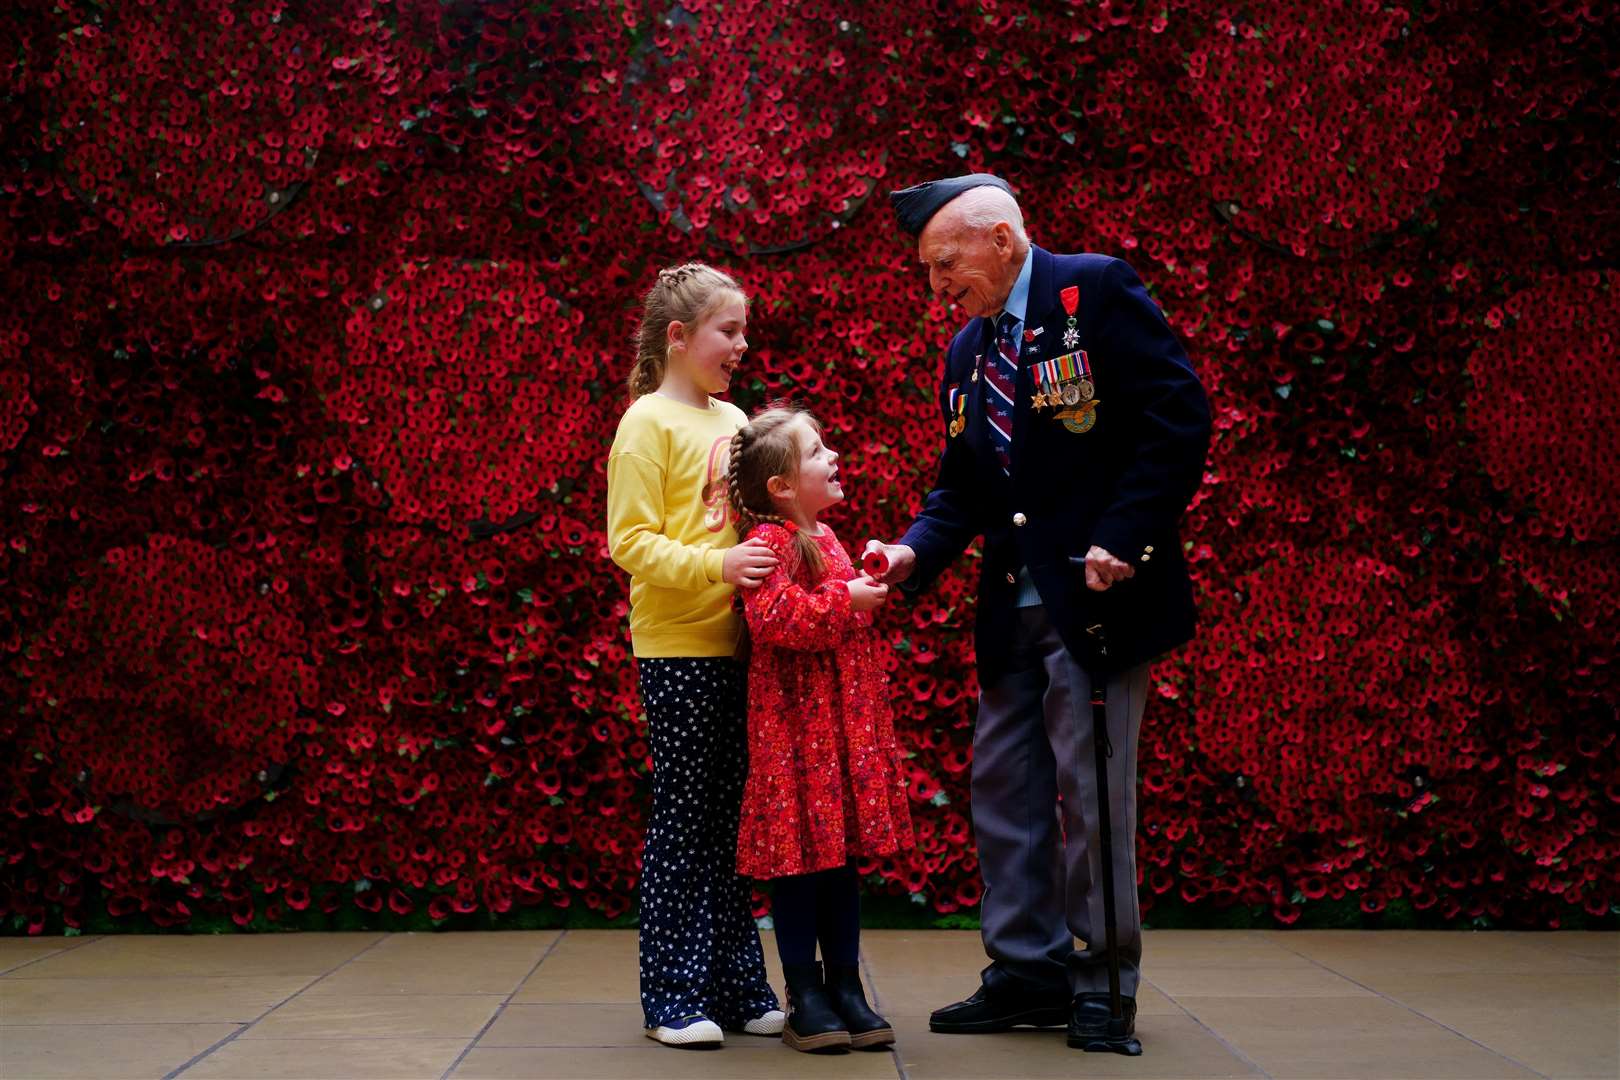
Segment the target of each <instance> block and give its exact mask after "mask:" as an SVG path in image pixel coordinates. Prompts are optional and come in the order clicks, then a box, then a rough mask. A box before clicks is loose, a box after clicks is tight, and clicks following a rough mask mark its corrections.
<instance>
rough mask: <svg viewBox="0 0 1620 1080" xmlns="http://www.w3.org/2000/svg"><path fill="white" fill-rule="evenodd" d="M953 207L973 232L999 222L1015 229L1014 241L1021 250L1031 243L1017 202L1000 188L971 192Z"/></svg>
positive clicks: (955, 200)
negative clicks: (1003, 222)
mask: <svg viewBox="0 0 1620 1080" xmlns="http://www.w3.org/2000/svg"><path fill="white" fill-rule="evenodd" d="M950 205H951V206H953V207H954V208H956V210H957V212H958V213H959V214H960V215H961V221H962V224H963V225H964V226H966V227H967V228H970V229H988V228H990V227H991V226H993V225H995V224H996V223H997V222H999V221H1005V222H1006V223H1007V224H1008V225H1011V226H1012V233H1013V238H1014V239H1015V240H1017V241H1018V246H1019V247H1022V246H1024V245H1025V244H1027V243H1029V236H1028V235H1027V234H1026V233H1025V232H1024V212H1023V211H1022V210H1020V209H1019V207H1018V200H1017V199H1015V198H1013V197H1012V196H1011V195H1009V194H1008V193H1007V192H1005V191H1002V190H1001V189H1000V188H998V187H990V186H989V185H988V184H987V185H985V186H983V187H975V188H968V189H967V190H966V191H964V192H962V194H960V195H958V196H957V197H956V198H954V199H952V200H951V203H950Z"/></svg>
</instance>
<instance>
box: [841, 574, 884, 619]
mask: <svg viewBox="0 0 1620 1080" xmlns="http://www.w3.org/2000/svg"><path fill="white" fill-rule="evenodd" d="M845 584H847V585H848V586H849V606H850V607H852V608H854V609H855V610H856V611H871V610H872V609H873V608H876V607H881V606H883V602H884V601H885V600H887V599H888V598H889V587H888V586H887V585H884V584H882V583H880V582H877V581H874V580H873V579H871V578H869V577H864V576H863V577H858V578H851V579H850V580H849V581H848V582H846V583H845Z"/></svg>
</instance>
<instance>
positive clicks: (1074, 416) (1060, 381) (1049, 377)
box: [1030, 285, 1100, 435]
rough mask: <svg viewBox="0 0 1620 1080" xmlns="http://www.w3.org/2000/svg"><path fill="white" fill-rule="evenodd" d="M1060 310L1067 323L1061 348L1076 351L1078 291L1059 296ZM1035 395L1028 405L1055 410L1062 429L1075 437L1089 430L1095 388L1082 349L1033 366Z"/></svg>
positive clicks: (1093, 419) (1093, 417)
mask: <svg viewBox="0 0 1620 1080" xmlns="http://www.w3.org/2000/svg"><path fill="white" fill-rule="evenodd" d="M1059 295H1060V296H1061V298H1062V300H1063V310H1064V311H1065V312H1067V313H1068V316H1069V324H1068V326H1066V327H1065V328H1064V330H1063V347H1064V348H1065V349H1076V348H1077V346H1078V345H1079V344H1080V331H1079V329H1078V328H1077V327H1076V326H1075V322H1076V319H1075V312H1076V310H1077V309H1078V308H1079V306H1080V289H1079V288H1078V287H1077V286H1074V285H1070V286H1069V287H1068V288H1066V289H1064V290H1063V291H1062V293H1060V294H1059ZM1033 373H1034V376H1035V396H1034V397H1033V398H1031V399H1030V404H1031V405H1032V406H1034V408H1035V409H1036V410H1037V411H1038V410H1040V409H1057V410H1058V412H1057V413H1056V416H1057V418H1058V419H1059V420H1061V421H1063V426H1064V427H1066V428H1068V429H1069V430H1070V431H1072V432H1074V433H1075V434H1077V435H1079V434H1084V433H1085V432H1087V431H1090V430H1091V428H1092V425H1094V424H1095V423H1096V422H1097V412H1096V409H1097V406H1098V404H1100V403H1099V402H1098V401H1097V400H1096V398H1097V385H1096V383H1094V382H1092V381H1091V361H1090V359H1089V358H1088V357H1087V356H1086V351H1085V350H1084V349H1077V351H1075V352H1070V353H1065V354H1064V355H1063V356H1059V357H1056V358H1054V359H1052V360H1048V361H1046V362H1045V363H1043V364H1036V365H1035V366H1034V370H1033Z"/></svg>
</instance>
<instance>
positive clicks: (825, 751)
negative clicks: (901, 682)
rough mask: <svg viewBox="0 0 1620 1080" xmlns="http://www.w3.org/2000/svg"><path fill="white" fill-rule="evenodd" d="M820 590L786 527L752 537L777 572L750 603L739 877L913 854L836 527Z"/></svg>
mask: <svg viewBox="0 0 1620 1080" xmlns="http://www.w3.org/2000/svg"><path fill="white" fill-rule="evenodd" d="M821 529H822V532H821V535H819V536H815V537H812V539H813V540H815V542H816V544H817V545H818V546H819V547H820V548H821V554H822V558H823V560H824V561H825V562H826V570H825V572H824V573H823V574H822V575H821V576H820V577H819V578H816V579H813V580H812V579H811V578H810V575H809V571H808V570H807V569H806V568H805V567H804V566H803V565H802V560H801V559H800V557H799V555H798V554H797V552H796V550H795V546H794V543H793V538H792V535H791V534H790V533H789V532H788V530H787V529H785V528H783V527H782V526H780V525H761V526H758V527H756V528H755V529H753V530H751V531H750V532H749V536H751V537H752V536H757V537H759V538H760V539H762V540H764V541H765V542H766V543H767V544H769V545H770V546H771V550H773V551H774V552H775V553H776V558H777V560H778V562H777V567H776V569H775V570H774V571H772V572H771V575H770V577H768V578H766V579H765V581H764V582H763V583H762V584H761V585H760V586H759V587H758V588H757V589H749V590H739V591H741V592H743V594H744V598H743V613H744V616H745V618H746V620H747V622H748V633H749V638H750V649H751V652H750V656H749V663H748V783H747V786H746V787H745V788H744V789H743V805H742V822H741V826H740V828H739V830H738V834H737V871H738V873H741V874H746V875H747V876H749V877H753V878H773V877H782V876H785V875H788V874H808V873H811V872H813V871H816V870H826V869H829V868H832V867H835V866H842V865H844V863H845V862H847V861H849V860H850V859H851V858H852V857H855V856H863V855H864V856H882V855H893V854H894V853H896V852H898V851H901V850H903V849H905V848H909V847H911V845H912V835H911V812H910V809H909V808H908V804H907V797H906V790H905V781H904V779H903V777H902V774H901V772H900V752H899V748H898V747H897V745H896V744H895V740H894V721H893V717H892V716H891V715H890V712H889V700H888V685H887V684H888V679H887V677H886V676H885V674H884V671H883V668H882V666H881V664H880V662H879V653H878V645H879V642H878V639H877V634H876V632H875V631H874V630H873V629H872V616H871V615H870V614H868V613H866V612H857V611H855V610H854V609H853V608H852V607H851V606H850V600H849V590H848V589H847V588H845V587H844V585H843V583H844V582H845V581H848V580H850V579H851V578H853V577H855V576H856V573H855V567H854V566H853V565H852V564H851V563H850V561H849V555H848V554H847V553H846V552H845V551H844V547H843V545H842V544H840V543H839V542H838V538H837V537H836V536H834V535H833V531H832V530H831V529H829V528H828V527H827V526H826V525H825V524H823V525H822V526H821Z"/></svg>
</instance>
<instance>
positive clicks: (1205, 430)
mask: <svg viewBox="0 0 1620 1080" xmlns="http://www.w3.org/2000/svg"><path fill="white" fill-rule="evenodd" d="M890 198H891V200H892V201H893V203H894V205H895V209H896V212H897V215H898V217H899V219H900V224H901V227H902V228H903V229H904V230H905V231H906V232H908V233H911V234H913V235H916V237H917V254H918V258H919V259H920V261H921V262H922V263H923V265H924V266H925V267H926V268H927V270H928V275H929V284H930V286H931V287H932V289H933V290H934V292H935V293H936V294H938V295H939V297H940V298H941V299H942V300H945V301H946V302H949V303H954V304H955V305H956V306H957V307H959V308H960V309H962V310H963V311H964V312H965V313H966V314H967V315H969V316H971V318H969V320H968V322H967V323H966V325H964V326H963V327H962V328H961V329H960V330H959V331H958V332H957V334H956V336H955V337H954V338H953V339H952V341H951V345H950V349H949V351H948V352H947V354H946V358H945V368H944V374H943V377H942V378H941V380H940V387H939V415H940V425H941V429H942V433H943V436H944V440H945V449H944V452H943V454H942V455H941V458H940V464H939V474H938V479H937V480H936V481H935V484H934V488H933V490H932V491H931V492H929V493H928V496H927V499H926V500H925V502H924V504H923V507H922V510H921V512H920V513H919V514H918V515H917V518H916V520H915V521H914V522H913V524H912V525H911V527H910V528H909V529H908V530H907V531H906V534H905V535H904V536H903V537H902V538H901V539H900V541H899V542H898V543H895V544H880V543H877V542H873V543H871V544H869V545H868V550H869V551H870V550H880V551H882V552H883V553H884V555H885V556H886V558H887V561H888V570H887V571H886V573H885V574H884V575H883V579H884V580H885V581H887V582H890V583H896V584H899V585H900V587H901V589H902V591H905V592H912V593H914V592H917V591H919V590H921V589H923V588H926V587H927V586H928V585H929V584H930V583H931V582H932V581H933V580H934V579H935V578H936V577H937V576H938V575H939V574H940V572H941V571H943V570H944V569H945V568H946V567H947V566H949V565H950V564H951V563H952V562H953V561H955V560H956V558H957V557H958V556H959V555H961V554H962V552H963V551H964V550H965V549H966V548H967V546H968V545H969V544H970V543H971V542H972V541H973V539H974V538H975V537H979V536H982V537H984V557H983V563H982V566H981V568H980V578H979V592H978V618H977V626H976V628H975V641H976V645H977V651H978V666H979V682H980V688H981V696H980V701H979V710H978V716H977V719H976V722H975V726H974V738H973V753H974V760H973V773H972V798H973V805H972V810H973V822H974V833H975V838H976V840H977V843H978V850H979V865H980V868H981V872H982V874H983V877H984V885H985V894H984V901H983V908H982V926H983V936H984V944H985V951H986V953H987V954H988V955H989V957H990V960H991V963H990V966H989V967H987V968H985V969H984V972H983V973H982V976H981V985H980V987H979V989H978V990H977V991H975V992H974V993H973V994H972V995H971V996H970V997H968V998H967V999H966V1000H965V1001H961V1002H958V1003H956V1004H955V1005H950V1006H947V1007H945V1008H942V1009H940V1010H938V1011H936V1012H935V1013H934V1014H933V1016H932V1017H931V1019H930V1027H931V1028H932V1029H933V1030H935V1031H942V1032H964V1033H965V1032H981V1031H1002V1030H1006V1029H1008V1028H1010V1027H1014V1026H1019V1025H1033V1026H1057V1025H1064V1024H1067V1026H1068V1030H1069V1036H1070V1042H1071V1044H1074V1045H1080V1041H1081V1040H1083V1039H1084V1038H1085V1037H1086V1036H1088V1035H1091V1034H1095V1033H1098V1032H1100V1031H1101V1030H1102V1029H1104V1028H1105V1027H1106V1022H1107V1018H1108V995H1107V992H1106V991H1107V975H1106V968H1105V960H1104V953H1103V949H1102V945H1101V942H1102V940H1103V926H1102V897H1101V888H1100V881H1101V873H1100V870H1099V864H1098V862H1097V860H1098V858H1099V854H1098V851H1099V843H1098V834H1099V825H1098V822H1097V820H1096V818H1097V799H1096V776H1095V765H1094V753H1093V745H1092V724H1091V718H1090V711H1089V701H1090V692H1091V691H1090V688H1091V683H1090V680H1091V678H1092V677H1093V676H1096V677H1100V678H1106V679H1108V688H1107V690H1108V693H1107V697H1108V734H1109V741H1110V743H1111V744H1112V746H1113V747H1114V756H1113V757H1112V759H1110V762H1111V768H1110V773H1109V785H1108V786H1109V788H1110V796H1111V798H1110V802H1111V805H1112V815H1111V816H1112V819H1113V826H1114V830H1115V836H1114V844H1113V849H1114V863H1115V866H1114V870H1115V879H1116V881H1119V882H1122V883H1132V885H1131V886H1126V887H1125V888H1123V889H1122V890H1121V892H1122V895H1121V896H1120V897H1119V903H1118V914H1117V922H1118V934H1119V945H1120V958H1121V967H1122V971H1121V981H1122V989H1123V991H1124V994H1125V995H1126V1005H1127V1015H1128V1016H1129V1017H1131V1018H1133V1019H1134V1014H1135V992H1136V987H1137V985H1138V981H1139V976H1140V961H1141V942H1142V938H1141V917H1140V912H1139V909H1138V907H1137V904H1136V900H1135V889H1134V887H1133V885H1134V882H1135V881H1136V864H1135V835H1136V794H1135V793H1136V746H1137V737H1138V733H1139V732H1140V729H1141V719H1142V712H1143V707H1144V705H1145V703H1146V698H1147V693H1148V677H1147V675H1148V664H1149V662H1150V661H1151V660H1152V659H1153V658H1155V657H1157V656H1159V655H1161V654H1163V653H1165V652H1166V651H1168V650H1169V649H1171V648H1173V647H1175V646H1177V645H1180V644H1182V643H1183V642H1185V641H1187V640H1188V639H1189V638H1191V637H1192V635H1193V625H1194V610H1193V600H1192V587H1191V583H1190V581H1189V580H1188V576H1187V569H1186V564H1185V562H1184V560H1183V557H1182V546H1181V542H1180V540H1179V538H1178V536H1177V522H1178V520H1179V519H1180V517H1181V515H1182V513H1183V512H1184V511H1185V510H1186V508H1187V506H1188V504H1189V503H1190V501H1191V500H1192V497H1193V494H1194V492H1195V491H1196V490H1197V488H1198V484H1199V482H1200V479H1201V477H1202V475H1203V464H1204V457H1205V452H1206V451H1207V449H1208V443H1209V432H1210V416H1209V405H1208V399H1207V398H1206V396H1205V393H1204V389H1203V387H1202V385H1201V384H1200V383H1199V381H1198V376H1197V375H1196V374H1195V373H1194V371H1193V368H1192V365H1191V364H1190V363H1189V362H1188V360H1187V355H1186V352H1185V351H1184V350H1183V349H1182V347H1181V344H1180V342H1179V341H1178V340H1177V339H1176V336H1175V334H1174V333H1173V332H1172V331H1171V329H1170V327H1169V325H1168V324H1167V323H1166V322H1165V319H1164V316H1163V315H1162V314H1161V313H1160V310H1159V307H1158V305H1157V304H1156V303H1155V302H1154V301H1153V299H1152V297H1151V296H1149V295H1148V292H1147V289H1146V288H1145V287H1144V286H1143V284H1142V281H1141V279H1140V278H1139V277H1138V276H1137V274H1136V272H1135V271H1134V270H1132V269H1131V267H1130V266H1129V265H1127V264H1126V263H1125V262H1123V261H1121V260H1119V259H1115V258H1110V257H1109V256H1106V255H1094V254H1080V255H1056V254H1052V253H1050V252H1047V251H1045V250H1042V249H1041V248H1039V247H1036V246H1034V245H1033V244H1031V243H1030V242H1029V240H1028V239H1027V236H1026V233H1025V228H1024V220H1023V214H1022V210H1021V209H1020V207H1019V206H1018V203H1017V201H1016V199H1015V198H1014V196H1013V194H1012V192H1011V189H1010V188H1009V187H1008V186H1007V184H1006V183H1005V182H1004V181H1002V180H1001V179H1000V178H998V177H994V176H991V175H989V174H982V173H981V174H973V175H971V176H964V177H953V178H949V179H947V180H939V181H932V182H930V183H927V184H920V185H917V186H916V187H913V188H908V189H906V190H904V191H899V192H894V193H892V194H891V196H890ZM1104 642H1105V643H1106V648H1103V647H1101V646H1102V643H1104ZM1060 792H1061V794H1062V797H1063V798H1062V803H1061V811H1060V804H1059V798H1058V797H1059V794H1060ZM1060 822H1061V827H1060ZM1065 836H1067V838H1068V840H1067V843H1065V842H1064V837H1065ZM1077 939H1078V941H1077Z"/></svg>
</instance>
